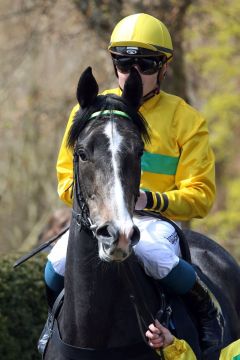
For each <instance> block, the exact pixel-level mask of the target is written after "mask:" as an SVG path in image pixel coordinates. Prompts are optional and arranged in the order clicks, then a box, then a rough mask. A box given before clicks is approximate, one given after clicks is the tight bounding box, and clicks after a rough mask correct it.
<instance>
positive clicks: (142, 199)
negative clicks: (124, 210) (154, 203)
mask: <svg viewBox="0 0 240 360" xmlns="http://www.w3.org/2000/svg"><path fill="white" fill-rule="evenodd" d="M146 205H147V195H146V194H145V191H143V190H140V191H139V196H138V199H137V202H136V204H135V210H143V209H145V207H146Z"/></svg>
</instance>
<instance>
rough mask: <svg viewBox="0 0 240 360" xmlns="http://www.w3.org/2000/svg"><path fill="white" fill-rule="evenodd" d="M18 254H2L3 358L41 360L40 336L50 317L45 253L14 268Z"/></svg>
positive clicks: (0, 343) (0, 338)
mask: <svg viewBox="0 0 240 360" xmlns="http://www.w3.org/2000/svg"><path fill="white" fill-rule="evenodd" d="M15 260H16V256H15V257H13V256H4V257H1V258H0V279H1V282H0V359H5V360H37V359H40V356H39V354H38V352H37V340H38V338H39V336H40V334H41V331H42V328H43V326H44V323H45V320H46V317H47V303H46V299H45V290H44V283H43V267H44V263H45V256H37V257H35V258H34V259H32V260H29V261H28V262H26V263H24V264H23V265H21V266H20V267H18V268H16V269H15V270H14V269H13V263H14V262H15Z"/></svg>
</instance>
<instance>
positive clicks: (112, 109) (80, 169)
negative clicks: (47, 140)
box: [68, 68, 149, 261]
mask: <svg viewBox="0 0 240 360" xmlns="http://www.w3.org/2000/svg"><path fill="white" fill-rule="evenodd" d="M97 94H98V85H97V82H96V80H95V78H94V77H93V75H92V71H91V68H88V69H86V70H85V71H84V73H83V74H82V76H81V77H80V80H79V83H78V89H77V99H78V101H79V104H80V110H79V112H78V113H77V114H76V117H75V119H74V122H73V125H72V128H71V130H70V132H69V139H68V144H69V146H70V147H72V148H73V149H74V154H75V155H74V156H75V160H76V161H75V195H74V207H75V209H76V207H78V208H79V205H80V207H81V206H82V205H81V204H79V203H80V202H82V201H84V202H85V204H86V205H87V208H88V211H89V217H90V219H91V221H92V223H93V224H94V225H95V227H96V230H95V236H96V238H97V240H98V247H99V256H100V258H101V259H102V260H105V261H123V260H125V259H126V258H127V257H128V256H129V255H130V254H131V250H132V246H133V245H134V244H136V242H137V241H138V240H139V237H140V234H139V230H138V228H137V227H136V226H135V225H134V224H133V221H132V216H133V211H134V207H135V202H136V199H137V197H138V194H139V184H140V176H141V161H140V160H141V155H142V153H143V149H144V141H147V140H149V136H148V132H147V125H146V122H145V121H144V119H143V118H142V117H141V115H140V114H139V113H138V111H137V110H138V108H139V106H140V102H141V98H142V83H141V78H140V76H139V74H138V72H137V70H135V69H133V70H132V71H131V74H130V75H129V78H128V80H127V82H126V85H125V87H124V89H123V93H122V96H121V97H118V96H114V95H105V96H103V95H99V96H98V95H97ZM79 198H80V200H79ZM78 210H79V209H78Z"/></svg>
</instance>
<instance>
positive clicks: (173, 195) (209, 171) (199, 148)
mask: <svg viewBox="0 0 240 360" xmlns="http://www.w3.org/2000/svg"><path fill="white" fill-rule="evenodd" d="M185 106H186V107H188V105H187V104H186V105H182V106H181V107H180V108H179V109H178V110H177V111H176V115H175V116H176V117H177V118H178V119H179V120H178V124H179V126H178V127H179V132H178V143H179V147H180V149H181V154H180V158H179V162H178V166H177V172H176V175H175V186H176V189H174V190H170V191H167V192H165V195H166V198H167V200H168V206H167V209H166V211H165V212H164V215H166V216H167V217H170V218H171V219H173V220H190V219H192V218H203V217H205V216H206V215H207V214H208V212H209V210H210V209H211V207H212V205H213V202H214V199H215V192H216V188H215V159H214V155H213V152H212V150H211V147H210V145H209V133H208V128H207V123H206V121H205V119H204V118H203V117H201V115H200V114H199V113H198V112H197V111H195V110H194V109H193V108H190V107H188V112H187V113H189V115H188V117H187V118H185V117H184V111H185V110H184V108H185ZM181 120H182V121H181ZM186 122H187V126H186ZM186 129H188V131H186Z"/></svg>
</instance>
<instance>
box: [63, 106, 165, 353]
mask: <svg viewBox="0 0 240 360" xmlns="http://www.w3.org/2000/svg"><path fill="white" fill-rule="evenodd" d="M112 114H116V115H118V116H122V117H126V118H130V117H129V115H127V114H126V113H124V112H122V111H118V110H104V111H98V112H95V113H93V114H92V115H91V117H90V119H93V118H96V117H97V116H99V115H110V116H111V115H112ZM73 165H74V166H73V169H74V183H73V186H74V196H75V200H76V204H77V207H78V211H76V210H75V209H73V210H72V212H73V213H72V214H73V218H74V219H75V220H76V222H77V225H78V226H79V228H80V230H82V229H83V230H84V231H86V232H88V233H89V232H90V233H91V234H92V236H93V237H94V238H95V237H96V229H97V225H96V224H94V223H93V222H92V220H91V218H90V214H89V208H88V205H87V203H86V200H85V198H84V195H83V191H82V186H83V184H82V185H81V186H80V178H79V156H78V154H77V152H76V150H75V149H74V154H73ZM121 268H122V269H123V275H124V278H125V283H126V287H127V291H128V294H129V299H130V301H131V303H132V305H133V308H134V310H135V314H136V318H137V322H138V326H139V330H140V333H141V336H142V339H143V341H144V343H145V344H147V346H149V344H148V342H147V341H146V338H145V331H144V328H145V329H147V328H148V324H147V323H146V320H145V319H144V316H143V314H145V317H146V316H147V317H148V318H149V319H151V321H152V322H153V323H154V321H155V318H154V317H153V315H152V313H151V311H150V310H149V308H148V305H147V303H146V301H145V299H144V297H143V296H139V292H138V291H136V289H135V287H134V283H136V282H135V281H133V280H134V274H133V272H132V271H131V269H130V267H129V266H127V265H126V266H122V267H121ZM162 295H163V296H162V297H161V301H162V304H161V305H162V306H161V309H160V311H162V312H164V311H165V310H166V303H165V296H164V294H162ZM140 297H141V299H140ZM163 308H164V310H163ZM158 315H159V317H160V314H158ZM169 316H170V314H169ZM60 342H61V339H60V340H59V338H58V343H60ZM66 346H67V344H64V347H65V348H66ZM60 348H62V346H61V347H60ZM72 348H73V347H72V346H71V351H72ZM74 348H75V347H74ZM149 348H150V349H151V350H153V349H152V348H151V347H150V346H149ZM76 349H81V348H77V347H76ZM153 351H155V350H153ZM159 356H160V359H162V360H164V359H165V357H164V354H163V350H162V349H160V350H159Z"/></svg>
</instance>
